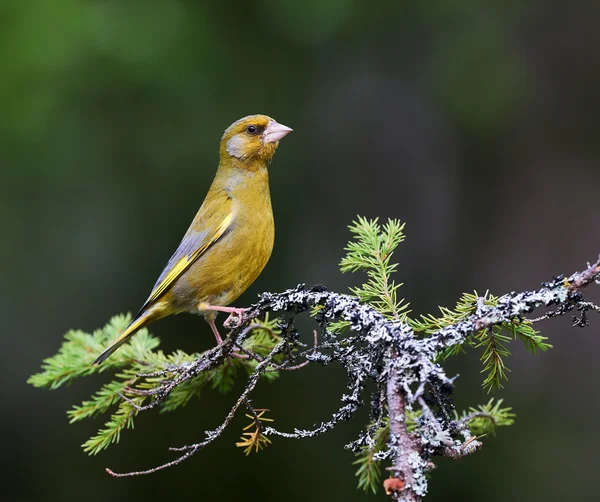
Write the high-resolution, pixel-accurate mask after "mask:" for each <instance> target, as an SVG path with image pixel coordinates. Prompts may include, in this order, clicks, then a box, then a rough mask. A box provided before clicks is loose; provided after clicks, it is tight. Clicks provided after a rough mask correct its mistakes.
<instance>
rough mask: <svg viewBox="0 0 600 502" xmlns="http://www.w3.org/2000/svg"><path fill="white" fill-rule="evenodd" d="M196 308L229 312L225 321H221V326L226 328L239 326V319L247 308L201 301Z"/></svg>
mask: <svg viewBox="0 0 600 502" xmlns="http://www.w3.org/2000/svg"><path fill="white" fill-rule="evenodd" d="M198 309H199V310H201V311H203V312H205V311H210V310H212V311H214V312H225V313H227V314H229V317H228V318H227V319H225V322H224V323H223V326H224V327H225V328H227V329H232V328H235V327H237V326H239V324H240V319H241V318H242V316H243V315H244V314H245V313H246V312H248V310H249V309H240V308H236V307H221V306H220V305H210V304H208V303H201V304H200V305H198ZM213 333H214V330H213Z"/></svg>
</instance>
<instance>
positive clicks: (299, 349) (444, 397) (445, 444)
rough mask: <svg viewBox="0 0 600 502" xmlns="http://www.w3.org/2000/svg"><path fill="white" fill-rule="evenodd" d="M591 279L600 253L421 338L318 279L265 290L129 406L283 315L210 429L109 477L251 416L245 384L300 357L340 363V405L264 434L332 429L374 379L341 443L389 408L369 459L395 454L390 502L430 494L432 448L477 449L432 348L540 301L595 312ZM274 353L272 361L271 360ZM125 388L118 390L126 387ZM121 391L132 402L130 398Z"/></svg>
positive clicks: (367, 443) (190, 374)
mask: <svg viewBox="0 0 600 502" xmlns="http://www.w3.org/2000/svg"><path fill="white" fill-rule="evenodd" d="M595 281H596V282H598V281H600V260H599V261H598V262H596V263H595V264H593V265H590V266H589V267H588V268H587V269H585V270H584V271H582V272H578V273H575V274H573V275H571V276H570V277H569V278H568V279H565V278H564V277H556V278H554V279H553V280H552V281H551V282H548V283H544V284H543V285H542V286H543V287H542V288H540V289H539V290H536V291H530V292H524V293H514V292H513V293H510V294H508V295H505V296H503V297H502V298H500V299H499V300H498V303H497V305H496V306H490V305H485V303H484V301H483V299H482V298H480V299H478V301H477V302H476V305H475V312H474V314H472V315H470V316H468V317H467V318H465V319H464V320H462V321H460V322H457V323H455V324H453V325H451V326H447V327H445V328H443V329H440V330H438V331H437V332H435V333H433V334H431V335H429V336H425V337H421V336H417V335H416V334H415V333H414V331H413V329H412V328H411V327H410V325H409V324H408V323H406V322H403V321H402V320H399V319H389V318H386V317H385V316H384V315H382V314H380V313H379V312H378V311H377V310H375V309H374V308H373V307H371V306H370V305H364V304H361V303H360V302H359V301H358V299H357V298H355V297H353V296H349V295H343V294H338V293H332V292H329V291H327V290H326V289H325V288H324V287H322V286H317V287H314V288H312V289H305V288H304V286H303V285H300V286H298V287H296V288H294V289H290V290H287V291H285V292H283V293H279V294H274V293H264V294H262V295H261V297H260V299H259V301H258V302H257V303H256V304H255V305H253V306H251V307H250V308H249V309H248V310H247V311H246V313H245V314H244V315H243V317H242V318H241V319H240V322H239V325H238V326H237V327H235V328H233V329H232V330H231V331H230V333H229V334H228V336H227V337H226V338H225V340H224V342H223V344H222V345H220V346H217V347H215V348H213V349H211V350H209V351H207V352H205V353H204V354H202V355H201V356H200V357H199V358H198V359H197V360H195V361H194V362H192V363H187V364H184V365H181V366H176V365H175V366H173V365H171V366H169V367H165V368H164V370H163V371H162V372H159V373H160V374H161V376H163V377H166V378H164V379H163V380H161V381H160V383H159V384H157V386H156V387H155V388H152V389H148V390H145V391H143V392H144V395H147V396H151V397H152V401H151V403H150V404H148V405H146V406H143V407H142V406H139V407H137V408H135V409H136V411H144V410H147V409H150V408H153V407H155V406H156V405H157V404H158V403H159V402H161V401H162V400H164V399H165V398H166V397H167V396H168V395H169V393H170V392H171V391H172V390H173V389H174V388H175V387H177V386H178V385H181V384H183V383H185V382H187V381H190V380H191V379H194V378H196V377H197V376H198V375H200V374H201V373H202V372H203V371H206V370H207V369H209V368H214V367H216V366H218V365H221V364H228V363H229V361H231V357H232V356H233V354H234V352H233V351H234V350H235V348H236V347H238V348H239V347H242V344H243V342H244V340H245V339H246V338H247V337H248V335H249V334H250V333H251V331H252V330H253V329H256V328H257V327H260V325H258V324H256V323H255V321H254V320H255V319H256V318H258V317H261V316H263V315H265V314H266V313H269V312H274V313H276V314H280V315H281V316H282V318H280V320H279V326H278V327H279V328H280V329H281V335H280V336H281V339H280V341H279V343H277V345H276V346H275V347H274V348H273V349H272V350H271V352H270V353H268V354H267V355H266V356H262V357H260V356H258V355H256V354H253V353H251V352H250V351H248V350H246V349H245V350H243V352H244V354H245V355H246V356H247V360H253V361H254V362H256V366H255V367H254V370H253V371H252V372H251V374H250V375H249V377H248V380H247V383H246V386H245V388H244V390H243V392H242V393H241V395H240V396H239V398H238V399H237V400H236V402H235V403H234V405H233V406H232V408H231V410H230V412H229V413H228V415H227V416H226V417H225V419H224V421H223V422H222V423H221V424H220V425H219V426H218V427H217V428H215V429H214V430H211V431H207V432H206V433H205V438H204V439H203V440H202V441H200V442H198V443H195V444H192V445H187V446H183V447H179V448H171V450H172V451H178V452H184V453H183V455H181V456H180V457H178V458H177V459H175V460H173V461H171V462H167V463H165V464H163V465H160V466H158V467H154V468H151V469H147V470H144V471H137V472H128V473H122V474H118V473H114V472H113V471H111V470H108V472H109V473H110V474H112V475H114V476H135V475H140V474H149V473H152V472H156V471H157V470H160V469H164V468H166V467H170V466H173V465H177V464H179V463H181V462H182V461H184V460H186V459H187V458H189V457H190V456H192V455H193V454H194V453H196V452H197V451H199V450H200V449H202V448H204V447H205V446H207V445H208V444H210V443H212V442H213V441H214V440H215V439H217V438H218V437H219V436H220V435H221V434H222V433H223V431H224V430H225V428H226V427H227V426H228V425H229V424H230V422H231V420H232V419H233V417H234V415H235V414H236V412H237V410H238V409H239V407H240V405H242V404H246V406H247V407H248V406H250V407H249V409H250V411H251V413H252V416H253V417H254V418H255V420H256V419H257V415H256V412H255V411H254V412H253V411H252V410H253V409H254V408H252V407H251V405H249V403H250V399H251V394H252V392H253V391H254V389H255V388H256V386H257V385H258V382H259V380H260V378H261V376H263V375H264V374H266V373H268V372H269V371H273V370H277V369H301V368H302V367H304V366H305V365H306V364H315V363H318V364H323V365H327V364H332V363H335V364H340V365H341V366H342V367H343V368H344V369H345V370H346V372H347V375H348V386H347V393H345V394H343V395H342V398H341V405H340V407H339V409H338V411H337V412H335V413H334V414H333V415H332V417H331V418H330V419H328V420H325V421H323V422H321V423H320V424H319V425H315V426H313V427H311V428H306V429H300V428H295V429H294V430H293V431H292V432H281V431H278V430H276V429H275V428H273V427H262V425H261V429H262V430H261V432H262V434H264V435H265V436H267V435H279V436H283V437H287V438H297V439H300V438H307V437H313V436H316V435H319V434H322V433H324V432H326V431H328V430H331V429H332V428H334V427H335V426H337V425H338V424H339V423H340V422H342V421H345V420H348V419H350V418H351V417H352V416H353V415H354V413H355V411H356V410H357V409H358V407H359V406H361V405H362V404H363V397H362V394H363V392H364V389H365V385H366V384H367V382H368V381H372V382H374V384H375V386H376V390H375V392H374V393H373V395H372V396H371V398H370V399H369V403H370V412H371V417H372V419H373V425H372V426H371V427H369V428H368V429H367V430H366V431H365V432H363V433H362V434H361V435H360V436H359V437H358V439H356V440H355V441H353V442H352V443H350V444H348V445H347V448H349V449H351V450H353V451H355V452H357V451H361V450H362V449H364V448H371V449H372V448H374V446H375V434H376V431H377V430H378V429H379V427H380V426H381V424H382V421H383V418H384V417H385V416H386V415H387V416H388V418H389V426H390V435H389V441H388V444H387V449H386V450H385V451H379V452H377V453H375V454H374V456H373V458H374V459H375V460H377V461H381V460H385V459H388V460H390V461H391V462H392V467H390V470H391V473H392V477H391V478H389V479H388V480H386V482H385V485H386V489H387V490H388V493H389V494H390V495H392V497H393V499H394V500H397V501H402V502H418V501H420V500H421V499H422V497H423V496H424V495H425V494H426V493H427V479H426V472H427V470H428V469H429V468H430V467H431V465H432V464H431V458H432V456H434V455H438V456H446V457H450V458H459V457H463V456H465V455H468V454H470V453H473V452H474V451H476V450H477V449H478V448H479V447H481V443H480V442H479V441H478V439H477V438H476V437H475V436H474V435H473V434H471V432H470V430H469V428H468V420H464V419H463V420H452V419H450V416H451V415H450V412H451V410H452V403H451V400H450V395H451V393H452V391H453V389H454V380H453V379H452V378H449V377H448V376H447V375H446V374H445V372H444V369H443V368H442V367H441V366H440V365H439V364H438V363H437V362H436V360H437V356H438V353H440V352H441V351H443V350H444V349H447V348H449V347H452V346H455V345H460V344H462V343H464V342H465V341H466V340H467V339H468V337H469V336H471V335H473V334H475V333H477V332H480V331H481V330H483V329H487V328H491V327H493V326H495V325H499V324H502V323H504V322H507V321H511V320H514V319H519V320H520V319H522V318H523V316H525V315H526V314H529V313H531V312H533V311H534V310H536V309H538V308H540V307H553V308H554V309H555V310H554V311H553V312H552V313H549V314H546V316H555V315H564V314H565V313H567V312H570V311H572V310H574V309H576V310H577V311H578V312H582V313H583V314H580V315H581V316H582V317H583V316H584V314H585V312H587V311H598V310H600V309H598V307H597V306H595V305H594V304H592V303H589V302H586V301H584V299H583V297H582V295H581V294H580V292H579V290H580V289H582V288H584V287H586V286H588V285H589V284H591V283H592V282H595ZM310 310H313V311H315V310H316V314H315V315H314V318H315V321H316V322H317V323H318V326H319V336H318V337H317V335H316V332H315V336H314V340H315V341H314V345H313V346H311V347H307V346H306V345H305V344H303V343H301V342H300V341H299V333H298V331H297V330H296V328H295V319H296V318H297V317H298V316H299V315H300V314H301V313H303V312H307V311H310ZM340 320H341V321H344V322H345V323H347V325H348V328H349V332H348V333H347V335H345V336H342V335H339V334H336V333H335V332H333V331H332V330H330V329H329V327H330V326H331V325H332V323H334V322H337V321H340ZM586 322H587V321H586ZM276 358H279V359H278V360H277V361H276ZM281 358H283V362H282V361H281ZM298 359H303V362H299V363H297V362H296V363H294V364H292V362H294V361H297V360H298ZM154 375H156V373H154ZM138 376H139V377H143V375H138ZM130 390H131V389H125V391H126V393H127V392H129V391H130ZM133 394H135V392H133V393H132V395H133ZM123 397H124V399H126V400H127V402H131V398H130V397H129V398H128V397H127V396H123ZM414 407H418V408H420V410H421V411H422V413H421V415H420V417H419V418H418V420H417V424H416V428H415V430H414V432H412V433H409V432H408V430H407V426H406V414H407V412H408V411H411V410H413V409H414ZM259 418H260V417H258V419H259ZM257 423H258V422H257Z"/></svg>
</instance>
